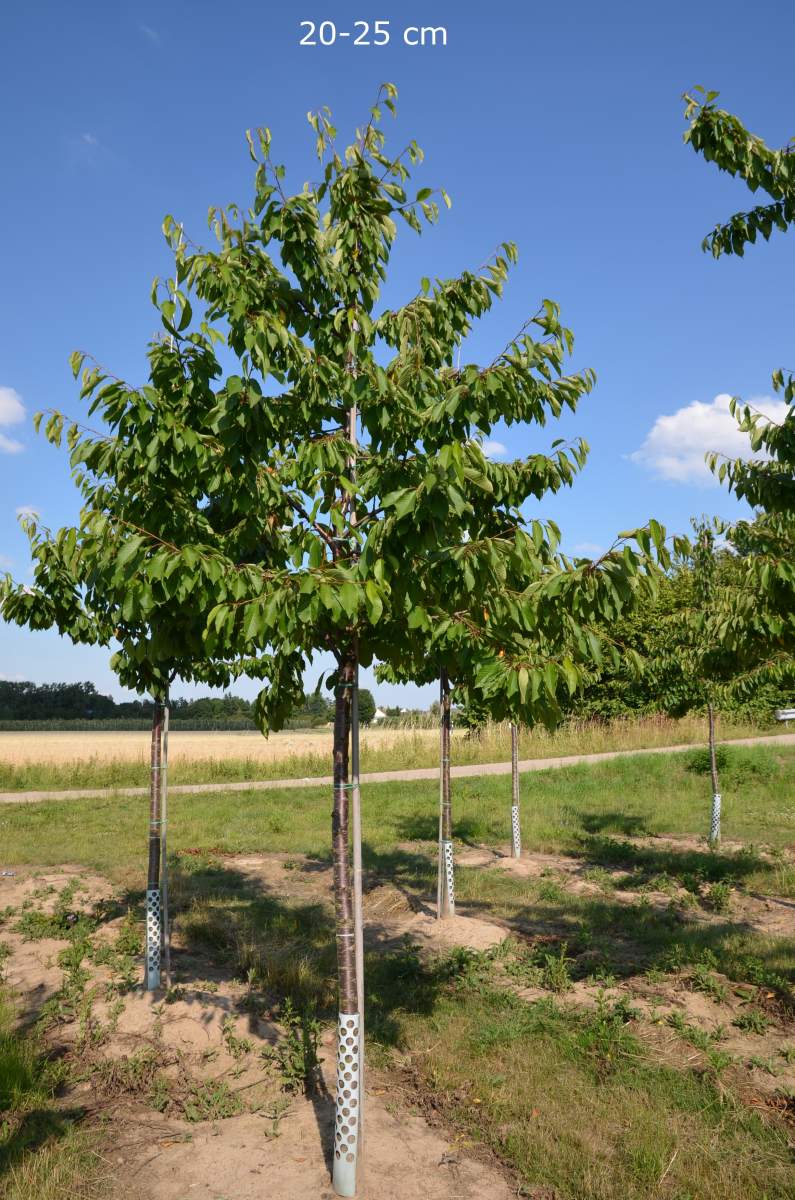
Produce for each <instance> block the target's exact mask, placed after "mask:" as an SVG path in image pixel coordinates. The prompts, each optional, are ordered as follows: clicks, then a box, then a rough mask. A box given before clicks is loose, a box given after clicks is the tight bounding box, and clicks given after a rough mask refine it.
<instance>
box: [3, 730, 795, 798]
mask: <svg viewBox="0 0 795 1200" xmlns="http://www.w3.org/2000/svg"><path fill="white" fill-rule="evenodd" d="M721 745H725V746H762V745H778V746H793V745H795V733H782V734H771V735H767V736H764V737H751V738H736V739H734V740H732V741H726V742H722V743H721ZM700 748H701V746H700V744H698V745H697V744H694V743H688V744H686V745H683V746H653V747H650V748H647V749H645V750H604V751H601V752H600V753H599V754H570V755H567V756H565V757H562V758H525V759H522V760H520V762H519V771H520V772H521V773H525V772H527V771H547V770H554V769H555V768H558V767H572V766H577V764H580V763H600V762H608V761H609V760H610V759H613V758H630V757H633V756H636V755H639V754H679V753H682V752H684V751H685V750H696V749H700ZM510 773H511V764H510V761H507V762H494V763H472V764H468V765H467V766H459V767H451V775H452V776H453V778H455V779H467V778H476V777H478V776H480V775H510ZM438 777H439V768H438V767H415V768H412V769H411V770H406V771H370V772H365V773H364V774H363V775H362V776H361V781H362V783H391V782H396V781H408V780H413V779H438ZM332 783H333V780H332V777H331V776H330V775H321V776H315V777H313V778H303V779H256V780H250V781H246V782H228V783H184V784H178V785H177V786H173V785H172V786H170V787H169V792H171V793H174V794H177V795H179V794H185V795H192V796H195V795H197V794H199V793H200V792H247V791H251V790H252V789H254V788H269V789H273V788H306V787H331V785H332ZM148 792H149V788H148V787H126V788H75V789H72V790H69V791H49V792H47V791H33V792H0V804H33V803H36V802H38V801H41V800H82V799H86V798H88V797H90V796H105V797H107V796H144V795H147V794H148Z"/></svg>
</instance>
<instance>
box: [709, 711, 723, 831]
mask: <svg viewBox="0 0 795 1200" xmlns="http://www.w3.org/2000/svg"><path fill="white" fill-rule="evenodd" d="M707 714H708V717H709V772H710V776H711V778H712V815H711V817H710V823H709V844H710V846H717V845H718V844H719V842H720V807H721V795H720V783H719V782H718V762H717V757H716V754H715V709H714V708H713V707H712V705H711V704H709V705H707Z"/></svg>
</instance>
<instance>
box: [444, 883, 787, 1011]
mask: <svg viewBox="0 0 795 1200" xmlns="http://www.w3.org/2000/svg"><path fill="white" fill-rule="evenodd" d="M501 907H502V908H503V910H505V902H504V900H501ZM490 908H491V905H490V903H489V902H488V901H482V900H471V901H470V900H463V901H461V903H460V904H459V911H461V912H462V913H466V914H467V915H473V916H474V915H477V916H481V917H483V918H484V919H488V917H489V915H490ZM705 915H706V914H705ZM500 923H501V924H502V925H503V926H504V928H505V930H506V934H507V933H511V934H513V935H514V936H516V937H518V938H519V940H520V941H521V942H522V943H524V944H525V945H526V946H527V947H529V948H530V949H531V950H536V951H542V950H543V951H546V952H553V951H555V950H557V951H558V952H560V953H562V954H564V955H565V956H567V957H568V958H569V960H570V972H571V977H572V979H573V980H575V981H576V980H577V979H584V978H586V977H588V976H591V975H593V974H594V972H598V971H600V970H601V971H602V972H604V973H607V974H609V975H612V976H615V977H616V978H617V979H619V980H621V979H630V978H632V977H636V976H638V975H640V974H642V973H644V972H647V971H649V970H652V971H654V970H656V971H657V972H663V973H664V972H675V971H677V970H679V969H680V968H686V967H688V966H693V965H696V964H700V965H702V966H703V967H705V968H708V969H712V970H718V971H720V972H722V973H723V974H725V975H726V976H727V977H728V978H730V979H733V980H735V981H737V982H751V983H755V984H764V985H765V986H766V987H768V988H772V989H773V990H774V991H775V992H776V994H777V995H778V998H779V1000H781V1001H782V1002H783V1003H784V1004H785V1005H786V1006H787V1007H791V1005H792V1003H793V1000H794V999H795V997H794V996H793V992H792V986H791V985H792V984H793V983H795V968H794V967H793V963H794V962H795V939H792V938H776V939H775V940H771V939H766V940H760V939H759V937H758V933H757V931H756V930H755V929H754V927H753V926H752V925H750V924H749V923H747V922H745V921H743V920H733V919H731V918H730V917H726V918H725V919H714V918H713V919H708V920H704V921H699V920H698V919H697V918H694V917H692V916H689V915H688V914H686V913H683V912H682V911H681V910H680V909H677V908H676V907H670V906H667V905H663V904H652V903H644V902H640V903H635V904H627V903H621V902H619V901H617V900H610V899H609V898H607V897H595V896H587V897H585V896H571V895H566V896H565V898H562V899H561V900H560V901H559V902H538V903H530V904H528V903H522V904H517V905H516V906H515V907H511V908H509V909H508V911H507V913H505V912H504V915H503V916H502V918H501V921H500Z"/></svg>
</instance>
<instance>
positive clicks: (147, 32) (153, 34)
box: [138, 25, 160, 46]
mask: <svg viewBox="0 0 795 1200" xmlns="http://www.w3.org/2000/svg"><path fill="white" fill-rule="evenodd" d="M138 32H139V33H142V34H143V35H144V37H145V38H148V39H149V41H150V42H152V43H153V45H155V46H159V45H160V34H159V33H158V32H157V30H156V29H152V28H151V26H149V25H139V26H138Z"/></svg>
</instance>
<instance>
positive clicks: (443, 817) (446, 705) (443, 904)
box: [437, 667, 455, 919]
mask: <svg viewBox="0 0 795 1200" xmlns="http://www.w3.org/2000/svg"><path fill="white" fill-rule="evenodd" d="M439 731H440V735H439V741H440V750H441V754H440V760H439V888H438V893H439V906H438V909H437V917H438V918H439V919H444V918H446V917H454V916H455V867H454V861H453V806H452V801H451V795H450V677H449V675H448V674H447V670H446V669H445V668H444V667H442V669H441V671H440V673H439Z"/></svg>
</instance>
